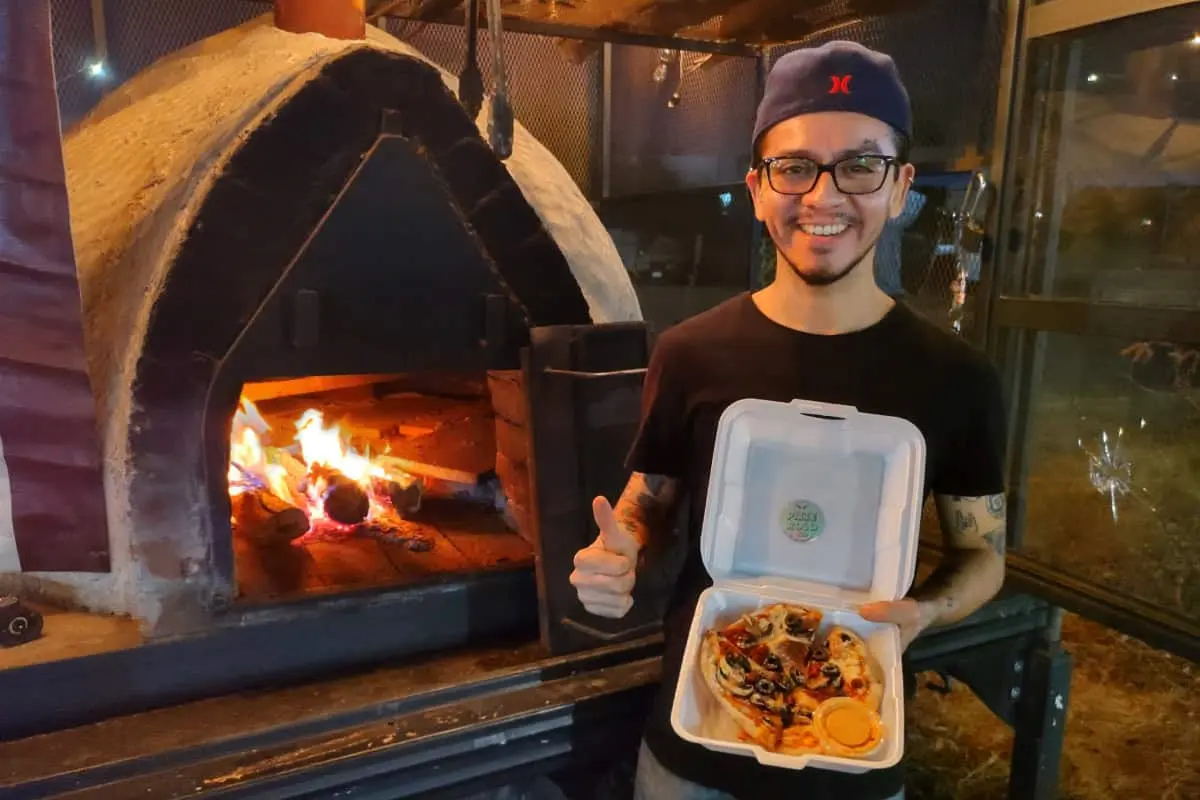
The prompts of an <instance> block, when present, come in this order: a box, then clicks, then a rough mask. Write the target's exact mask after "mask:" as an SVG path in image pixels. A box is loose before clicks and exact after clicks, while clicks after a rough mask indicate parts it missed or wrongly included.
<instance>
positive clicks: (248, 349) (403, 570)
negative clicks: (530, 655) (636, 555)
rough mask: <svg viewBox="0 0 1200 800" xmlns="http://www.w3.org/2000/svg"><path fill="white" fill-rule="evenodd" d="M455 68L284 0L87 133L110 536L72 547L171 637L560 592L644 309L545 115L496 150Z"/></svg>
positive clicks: (115, 602) (95, 598)
mask: <svg viewBox="0 0 1200 800" xmlns="http://www.w3.org/2000/svg"><path fill="white" fill-rule="evenodd" d="M455 90H456V81H455V80H454V79H453V78H452V77H450V76H448V75H447V74H445V73H444V72H442V71H441V70H439V69H438V68H437V67H435V66H433V65H432V64H431V63H430V62H429V61H427V60H426V59H425V58H424V57H422V56H421V55H420V54H419V53H417V52H416V51H414V50H412V49H411V48H409V47H407V46H406V45H404V44H402V43H401V42H399V41H398V40H396V39H393V38H392V37H390V36H388V35H386V34H384V33H382V32H381V31H378V30H376V29H374V28H371V27H368V28H367V29H366V33H365V38H364V39H353V38H351V39H334V38H326V37H319V36H313V35H307V34H295V33H289V32H286V31H284V30H281V29H280V28H278V27H276V26H275V25H274V24H273V22H272V20H271V19H270V17H264V18H261V19H258V20H254V21H252V22H251V23H248V24H246V25H244V26H242V27H239V28H235V29H231V30H228V31H225V32H223V33H221V34H218V35H216V36H214V37H211V38H210V39H207V40H205V41H202V42H200V43H198V44H196V45H194V46H192V47H190V48H187V49H184V50H181V51H179V52H177V53H174V54H172V55H170V56H168V57H166V58H164V59H163V60H161V61H159V62H157V63H156V64H154V65H153V66H151V67H150V68H149V69H147V70H146V71H144V72H143V73H141V74H140V75H138V76H136V77H134V78H133V79H131V80H129V81H128V82H127V83H126V84H124V85H123V86H121V87H120V88H118V89H117V90H115V91H114V92H112V93H111V94H110V95H108V96H107V97H106V98H105V99H104V100H103V101H102V102H101V103H100V105H99V106H98V107H97V108H96V109H95V110H94V111H93V112H91V113H90V114H89V115H88V116H87V117H85V118H84V119H83V120H82V121H81V122H80V124H79V125H78V126H77V127H76V128H75V129H73V130H71V131H69V132H68V133H67V134H66V136H65V142H64V153H65V162H66V167H67V174H68V187H69V192H70V200H71V212H72V228H73V233H74V236H75V245H76V254H77V262H78V269H79V276H80V285H81V288H82V293H83V304H84V315H85V329H86V338H87V348H88V359H89V370H90V372H91V376H92V381H93V384H94V386H95V389H96V394H97V401H98V404H99V417H100V419H101V425H102V434H103V440H104V448H105V453H104V455H105V465H106V475H105V483H106V493H107V503H108V515H109V542H108V544H109V547H110V551H111V559H112V571H111V574H110V575H106V576H98V577H88V576H82V575H77V576H66V577H56V579H57V580H60V581H72V580H73V582H74V593H75V599H76V602H77V603H79V604H81V605H84V606H86V607H89V608H94V609H99V610H110V611H117V612H124V613H131V614H133V615H135V616H136V617H138V618H139V619H140V620H141V621H142V625H143V629H144V631H145V632H146V634H147V635H149V636H151V637H158V636H174V635H179V634H185V633H191V632H196V631H202V630H204V629H206V628H210V627H212V626H214V625H220V624H242V623H244V622H246V621H247V620H252V619H255V618H262V617H277V616H278V615H280V614H285V615H286V614H289V613H301V611H302V610H303V609H310V608H312V607H313V604H317V605H321V604H325V605H324V607H329V606H330V605H331V604H332V605H334V606H336V607H338V608H345V607H347V606H346V604H347V603H349V604H351V605H353V604H354V603H360V604H361V603H368V604H369V603H378V602H381V598H385V599H386V598H393V599H394V598H396V597H403V596H405V593H411V592H417V591H419V592H420V593H421V597H423V598H425V599H426V600H427V601H428V602H433V603H435V604H434V605H432V606H431V605H428V604H426V605H422V606H420V607H419V609H418V608H417V607H413V608H414V609H416V610H418V612H419V613H421V614H424V615H435V614H446V613H454V614H456V615H459V616H461V615H462V614H463V613H466V614H468V615H469V616H470V617H471V619H470V621H469V624H467V625H465V626H462V627H464V629H467V628H469V629H470V630H471V632H472V635H474V634H475V633H481V632H486V630H488V629H492V628H504V627H506V626H507V627H511V626H512V625H515V624H525V623H528V622H530V620H531V619H533V618H535V615H536V609H537V607H538V606H537V605H535V601H534V598H535V593H534V591H533V589H534V588H536V589H537V594H536V597H540V598H541V600H542V603H541V607H542V608H543V614H542V617H543V618H547V614H546V613H545V608H544V607H545V604H546V598H547V597H548V596H550V595H553V594H555V593H556V592H560V591H561V589H562V587H558V588H556V587H555V586H554V585H551V584H555V583H556V582H558V579H557V577H555V576H556V575H557V571H556V572H555V573H554V575H551V576H549V577H547V576H546V575H543V574H540V573H538V571H537V570H536V569H535V565H540V564H542V563H543V562H544V561H545V560H546V559H551V560H553V562H554V563H558V562H560V561H561V560H562V558H563V557H564V556H563V554H565V553H567V552H568V551H573V550H574V548H576V547H578V546H580V544H581V543H582V542H583V541H584V540H585V539H586V538H588V537H589V536H590V535H591V534H590V532H589V519H588V508H589V501H590V498H591V497H592V496H593V495H594V494H595V493H596V492H599V491H604V492H609V493H611V492H613V491H619V487H620V482H621V479H622V475H621V459H622V456H623V449H624V447H625V445H626V443H627V441H628V439H629V437H630V436H631V435H632V430H633V426H634V425H636V420H637V407H638V397H639V393H640V381H641V375H642V371H643V368H644V366H645V362H646V358H647V347H648V345H647V341H646V333H645V330H644V328H643V326H642V323H641V322H640V312H639V309H638V304H637V299H636V296H635V294H634V292H633V289H632V286H631V284H630V282H629V279H628V277H627V275H626V272H625V270H624V268H623V266H622V264H621V260H620V257H619V256H618V254H617V251H616V249H615V247H614V246H613V244H612V241H611V239H610V237H609V236H608V234H607V233H606V231H605V230H604V228H603V227H602V225H601V224H600V222H599V220H598V219H597V218H596V216H595V215H594V213H593V212H592V210H591V208H590V206H589V205H588V203H587V201H586V200H585V199H584V197H583V195H582V194H581V193H580V191H579V189H578V188H577V187H576V185H575V184H574V182H573V181H572V180H571V178H570V177H569V175H568V174H567V172H566V170H565V169H564V168H563V167H562V166H561V165H560V164H559V163H558V162H557V161H556V160H555V159H554V158H553V156H551V155H550V153H549V152H548V151H547V150H545V149H544V148H543V147H542V146H541V145H540V144H539V143H538V142H537V141H536V140H534V139H533V138H532V137H531V136H530V135H529V134H528V133H527V132H526V131H525V130H524V129H522V128H521V127H520V126H519V125H518V126H517V128H516V130H515V139H514V148H513V153H512V155H511V157H510V158H509V159H508V160H507V161H506V162H501V161H500V160H499V159H498V158H497V157H496V155H495V154H494V153H493V151H492V150H491V148H490V147H489V145H488V143H487V141H486V140H485V138H484V137H483V136H481V134H480V130H481V129H482V130H486V124H487V116H488V110H487V108H486V106H485V108H484V110H483V112H482V113H481V115H480V119H479V120H478V121H473V120H472V119H471V118H470V116H469V115H468V114H467V113H466V111H465V110H464V108H463V106H462V105H460V104H459V102H458V100H457V98H456V96H455V94H454V92H455ZM561 579H562V580H561V582H562V583H564V585H565V581H566V572H563V574H562V575H561ZM430 598H432V599H430ZM437 598H442V599H441V600H438V599H437ZM443 601H444V604H446V605H444V607H442V606H437V605H436V603H438V602H443ZM464 604H465V605H464ZM464 609H465V611H464ZM550 616H553V615H550Z"/></svg>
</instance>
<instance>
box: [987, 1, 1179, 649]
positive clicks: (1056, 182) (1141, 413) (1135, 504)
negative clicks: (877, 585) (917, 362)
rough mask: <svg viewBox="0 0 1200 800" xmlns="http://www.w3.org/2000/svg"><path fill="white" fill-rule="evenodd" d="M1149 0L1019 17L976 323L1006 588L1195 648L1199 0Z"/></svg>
mask: <svg viewBox="0 0 1200 800" xmlns="http://www.w3.org/2000/svg"><path fill="white" fill-rule="evenodd" d="M1147 5H1148V4H1146V3H1142V2H1133V1H1131V0H1124V2H1116V1H1115V0H1114V2H1108V3H1093V2H1091V0H1049V1H1048V2H1032V1H1031V0H1025V1H1024V2H1023V3H1022V6H1023V7H1022V8H1020V9H1017V11H1019V13H1020V19H1019V20H1018V19H1015V17H1016V14H1014V22H1015V23H1016V24H1015V25H1014V29H1015V32H1014V34H1013V36H1012V39H1011V42H1010V45H1011V51H1012V53H1013V54H1014V55H1015V56H1016V58H1010V59H1008V60H1007V62H1008V63H1010V64H1012V63H1015V64H1017V65H1018V66H1017V67H1016V68H1015V69H1010V71H1009V73H1008V78H1009V80H1008V81H1003V82H1002V95H1001V102H1000V104H999V107H1000V108H1001V109H1002V110H1003V109H1004V108H1005V107H1006V106H1005V104H1006V102H1009V103H1010V104H1009V105H1008V109H1009V111H1010V112H1011V113H1010V115H1007V116H1008V124H1007V126H1006V129H1005V135H1004V136H1002V137H1001V141H1005V140H1006V142H1005V143H1006V146H1005V148H1004V151H1003V153H1004V155H1003V159H1002V161H1001V162H999V163H997V165H996V169H995V174H994V175H993V176H992V177H993V180H994V181H995V182H996V183H997V184H998V185H1000V186H1001V201H1000V204H999V205H1000V214H999V220H998V222H997V227H996V228H995V230H996V231H998V233H999V235H998V236H997V237H996V241H997V242H998V243H999V246H998V247H997V248H996V250H997V263H996V269H995V271H994V273H993V275H994V276H995V279H994V280H992V281H991V287H990V291H989V292H988V293H987V295H988V299H989V300H990V302H989V303H988V304H987V305H988V306H989V307H988V308H987V311H988V313H987V315H986V316H987V321H986V332H987V339H988V344H989V347H990V349H991V350H992V352H993V354H994V355H995V357H996V358H997V360H998V361H1000V362H1001V363H1002V364H1003V366H1004V370H1005V374H1006V377H1007V388H1008V391H1009V392H1010V396H1009V399H1010V409H1011V412H1010V413H1011V425H1010V431H1011V432H1010V436H1011V439H1010V492H1011V497H1010V509H1011V510H1010V516H1011V519H1012V525H1011V529H1010V556H1009V580H1010V583H1013V584H1017V585H1019V586H1020V587H1021V588H1023V589H1026V590H1029V591H1032V592H1034V593H1036V594H1040V595H1042V596H1044V597H1045V598H1047V599H1049V600H1051V601H1053V602H1055V603H1057V604H1059V605H1061V606H1063V607H1065V608H1067V609H1069V610H1072V611H1076V612H1078V613H1080V614H1082V615H1086V616H1089V617H1092V618H1095V619H1097V620H1099V621H1101V622H1103V623H1104V624H1107V625H1109V626H1111V627H1113V628H1116V629H1119V630H1121V631H1123V632H1125V633H1128V634H1130V635H1132V636H1135V637H1137V638H1140V639H1143V640H1145V641H1147V642H1149V643H1151V644H1153V645H1155V646H1158V647H1162V648H1165V649H1168V650H1171V651H1174V652H1176V653H1179V654H1182V655H1185V656H1187V657H1190V658H1192V659H1197V658H1200V260H1198V259H1197V256H1196V254H1197V252H1200V69H1198V66H1200V33H1198V32H1197V29H1196V21H1197V19H1198V18H1200V2H1162V3H1159V4H1157V5H1158V6H1159V8H1157V9H1156V10H1152V11H1145V9H1146V7H1147ZM1010 89H1011V92H1010ZM1002 116H1005V115H1002Z"/></svg>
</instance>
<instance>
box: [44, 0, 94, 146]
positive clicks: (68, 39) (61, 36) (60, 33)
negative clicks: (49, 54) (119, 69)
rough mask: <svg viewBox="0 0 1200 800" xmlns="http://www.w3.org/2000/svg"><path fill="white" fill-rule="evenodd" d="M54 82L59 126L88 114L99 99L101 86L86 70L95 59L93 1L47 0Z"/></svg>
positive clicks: (68, 123) (66, 126)
mask: <svg viewBox="0 0 1200 800" xmlns="http://www.w3.org/2000/svg"><path fill="white" fill-rule="evenodd" d="M50 25H51V31H52V38H53V48H54V83H55V85H56V86H57V88H58V113H59V116H60V117H61V120H62V126H63V127H64V128H68V127H70V126H71V124H72V123H73V122H74V121H75V120H77V119H78V118H79V117H81V116H82V115H83V114H85V113H87V110H88V109H89V108H91V107H92V106H93V105H95V104H96V101H97V100H99V99H100V90H101V86H100V84H98V83H97V82H96V81H95V80H94V79H93V78H92V76H91V75H90V74H89V72H88V68H89V67H90V66H91V64H92V63H93V62H94V61H95V59H96V42H95V37H94V36H93V35H92V4H91V3H90V2H88V0H50Z"/></svg>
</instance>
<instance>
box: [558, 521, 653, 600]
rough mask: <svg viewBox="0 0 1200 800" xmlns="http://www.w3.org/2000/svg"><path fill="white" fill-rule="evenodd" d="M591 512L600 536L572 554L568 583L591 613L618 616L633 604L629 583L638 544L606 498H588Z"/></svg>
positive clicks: (635, 571)
mask: <svg viewBox="0 0 1200 800" xmlns="http://www.w3.org/2000/svg"><path fill="white" fill-rule="evenodd" d="M592 514H593V515H595V517H596V526H597V527H598V528H599V529H600V535H599V536H597V537H596V541H594V542H592V543H591V544H590V545H588V546H587V547H585V548H583V549H582V550H580V551H579V552H578V553H576V554H575V570H574V571H573V572H572V573H571V585H572V586H574V587H575V591H576V593H577V594H578V595H579V602H581V603H583V607H584V608H585V609H587V610H588V611H589V612H591V613H592V614H595V615H597V616H600V617H613V618H620V617H623V616H625V615H626V614H628V613H629V609H630V608H632V607H633V585H634V582H635V579H636V575H637V558H638V551H639V550H641V543H640V542H639V541H638V540H637V537H635V536H634V535H633V533H632V532H630V531H629V530H628V529H627V528H626V527H625V526H623V525H621V524H619V523H618V522H617V518H616V516H615V515H614V514H613V508H612V506H611V505H610V504H609V502H608V500H606V499H604V498H603V497H597V498H596V499H595V500H593V501H592Z"/></svg>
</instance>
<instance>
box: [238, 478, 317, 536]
mask: <svg viewBox="0 0 1200 800" xmlns="http://www.w3.org/2000/svg"><path fill="white" fill-rule="evenodd" d="M230 500H231V502H232V504H233V530H234V532H235V533H236V534H238V535H239V536H242V537H244V538H246V539H248V540H250V541H252V542H255V543H257V544H261V545H280V544H287V543H288V542H291V541H292V540H294V539H298V538H299V537H301V536H303V535H304V534H305V532H307V531H308V515H307V514H305V513H304V512H303V511H301V510H300V509H299V508H296V507H295V506H293V505H291V504H290V503H288V502H286V501H285V500H283V499H282V498H280V497H279V496H278V495H276V494H275V493H274V492H272V491H271V490H269V489H249V490H247V491H244V492H241V493H239V494H235V495H234V496H233V497H232V498H230Z"/></svg>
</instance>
